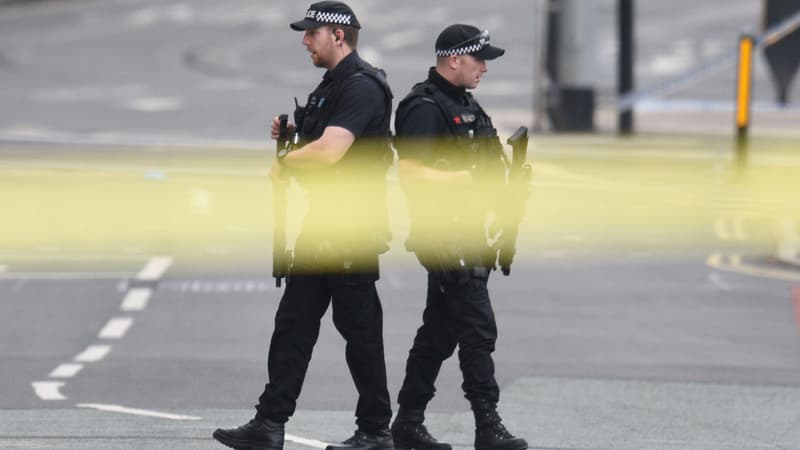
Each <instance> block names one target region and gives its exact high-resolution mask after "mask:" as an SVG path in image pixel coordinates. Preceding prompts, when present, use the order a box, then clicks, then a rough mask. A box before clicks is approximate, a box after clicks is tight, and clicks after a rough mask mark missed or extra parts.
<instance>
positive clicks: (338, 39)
mask: <svg viewBox="0 0 800 450" xmlns="http://www.w3.org/2000/svg"><path fill="white" fill-rule="evenodd" d="M343 39H344V30H342V29H341V28H335V29H334V30H333V41H334V42H335V43H337V44H340V45H341V43H342V40H343Z"/></svg>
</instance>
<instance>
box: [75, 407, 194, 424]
mask: <svg viewBox="0 0 800 450" xmlns="http://www.w3.org/2000/svg"><path fill="white" fill-rule="evenodd" d="M76 406H77V407H78V408H91V409H96V410H99V411H108V412H116V413H122V414H133V415H135V416H146V417H158V418H160V419H170V420H200V419H201V417H195V416H184V415H181V414H170V413H163V412H159V411H150V410H146V409H138V408H126V407H124V406H120V405H104V404H98V403H80V404H78V405H76Z"/></svg>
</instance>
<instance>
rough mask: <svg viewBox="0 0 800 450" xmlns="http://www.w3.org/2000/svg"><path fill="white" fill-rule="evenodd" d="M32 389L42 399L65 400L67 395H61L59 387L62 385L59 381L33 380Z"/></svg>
mask: <svg viewBox="0 0 800 450" xmlns="http://www.w3.org/2000/svg"><path fill="white" fill-rule="evenodd" d="M31 385H33V391H34V392H35V393H36V395H37V396H38V397H39V398H40V399H42V400H66V399H67V397H64V396H63V395H61V392H59V389H61V387H63V386H64V383H63V382H61V381H34V382H33V383H31Z"/></svg>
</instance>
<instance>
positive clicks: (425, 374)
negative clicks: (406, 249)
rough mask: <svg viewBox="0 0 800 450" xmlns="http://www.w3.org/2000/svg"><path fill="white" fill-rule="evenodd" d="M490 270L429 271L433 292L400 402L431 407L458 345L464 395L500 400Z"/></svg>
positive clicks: (472, 398) (431, 290)
mask: <svg viewBox="0 0 800 450" xmlns="http://www.w3.org/2000/svg"><path fill="white" fill-rule="evenodd" d="M487 282H488V271H487V272H486V273H484V274H483V275H475V274H471V275H470V276H469V277H466V278H464V277H457V276H449V275H446V274H442V273H435V272H429V273H428V294H427V299H426V305H425V312H424V313H423V315H422V326H421V327H420V328H419V330H417V336H416V338H415V339H414V344H413V346H412V348H411V351H410V352H409V354H408V361H407V362H406V376H405V379H404V380H403V386H402V388H401V389H400V394H399V395H398V403H399V404H400V405H401V406H403V407H405V408H411V409H425V407H426V406H427V404H428V402H429V401H430V400H431V399H432V398H433V396H434V394H435V392H436V388H435V386H434V384H435V383H436V377H437V376H438V375H439V369H440V368H441V366H442V362H444V360H445V359H447V358H449V357H450V356H451V355H452V354H453V352H454V351H455V348H456V345H457V346H458V360H459V363H460V366H461V373H462V375H463V380H464V382H463V384H462V385H461V387H462V389H463V390H464V396H465V397H466V398H467V400H469V401H470V402H473V401H475V400H481V401H483V400H488V401H489V402H491V403H495V404H496V403H497V401H498V400H499V396H500V390H499V388H498V386H497V381H496V380H495V378H494V361H493V360H492V352H493V351H494V348H495V341H496V340H497V325H496V323H495V319H494V312H493V311H492V305H491V302H490V301H489V291H488V289H487Z"/></svg>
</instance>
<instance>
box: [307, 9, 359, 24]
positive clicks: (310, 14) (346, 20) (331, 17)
mask: <svg viewBox="0 0 800 450" xmlns="http://www.w3.org/2000/svg"><path fill="white" fill-rule="evenodd" d="M306 19H311V20H316V21H317V22H321V23H338V24H339V25H350V23H351V22H352V20H353V16H351V15H350V14H341V13H329V12H324V11H315V10H313V9H309V10H308V11H307V12H306Z"/></svg>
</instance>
